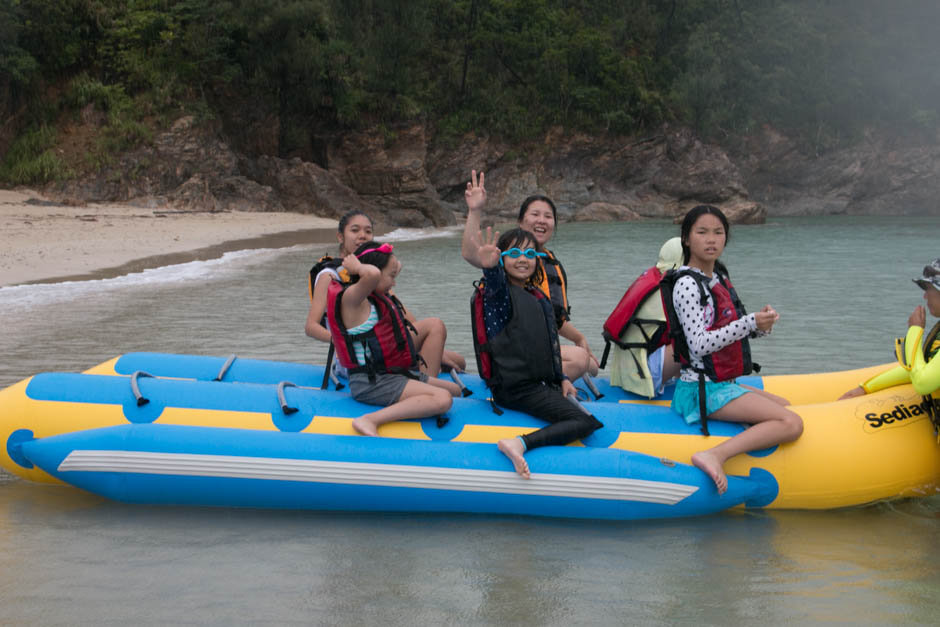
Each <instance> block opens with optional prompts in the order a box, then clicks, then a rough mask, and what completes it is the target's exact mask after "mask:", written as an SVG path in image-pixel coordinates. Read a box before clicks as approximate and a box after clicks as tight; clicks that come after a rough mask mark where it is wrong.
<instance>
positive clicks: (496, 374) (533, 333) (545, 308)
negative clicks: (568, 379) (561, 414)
mask: <svg viewBox="0 0 940 627" xmlns="http://www.w3.org/2000/svg"><path fill="white" fill-rule="evenodd" d="M473 285H474V288H475V289H474V290H473V296H471V298H470V320H471V326H472V329H473V349H474V352H475V353H476V359H477V369H478V370H479V372H480V377H481V378H482V379H483V380H484V381H486V385H487V386H488V387H489V388H490V389H492V390H502V391H507V392H508V391H511V390H512V388H514V387H516V386H518V385H521V384H525V383H533V382H544V383H552V384H557V383H560V382H561V380H562V377H563V372H562V369H561V358H560V356H559V351H558V350H557V345H558V329H557V327H556V325H555V316H554V312H553V311H552V307H551V304H550V303H549V300H548V298H547V297H546V296H545V294H544V293H543V292H542V291H541V290H539V289H537V288H521V287H518V286H516V285H512V284H510V285H509V298H510V301H511V303H512V317H511V318H510V319H509V321H508V322H507V323H506V326H505V327H504V328H503V329H502V330H501V331H500V332H499V333H498V334H497V335H496V336H495V337H487V335H486V322H485V320H484V317H483V290H484V288H483V282H482V281H477V282H475V283H474V284H473Z"/></svg>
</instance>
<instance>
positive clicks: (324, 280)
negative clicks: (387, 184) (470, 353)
mask: <svg viewBox="0 0 940 627" xmlns="http://www.w3.org/2000/svg"><path fill="white" fill-rule="evenodd" d="M336 239H337V241H338V242H339V254H338V255H337V256H336V257H330V256H324V257H322V258H321V259H320V260H319V261H318V262H317V264H316V265H314V266H313V268H311V270H310V281H309V291H310V311H309V312H308V313H307V322H306V324H305V325H304V331H305V332H306V334H307V335H309V336H310V337H312V338H316V339H318V340H320V341H321V342H329V341H330V340H331V337H330V331H329V329H327V328H326V325H325V324H324V323H325V321H326V318H325V315H326V295H327V291H328V290H329V287H330V283H332V282H333V281H334V280H335V281H340V282H342V283H349V281H350V276H349V272H348V271H347V270H346V269H345V268H344V266H343V259H345V258H346V257H348V256H349V255H351V254H353V253H354V252H355V251H356V249H357V248H358V247H359V246H361V245H362V244H363V243H365V242H368V241H370V240H371V239H372V218H370V217H369V216H368V215H366V214H365V212H363V211H359V210H353V211H350V212H348V213H346V214H345V215H344V216H343V217H341V218H340V219H339V228H338V230H337V233H336ZM393 298H394V296H393ZM400 304H401V303H399V305H400ZM404 311H405V317H406V318H407V319H408V320H409V322H411V324H412V325H413V326H414V340H415V344H416V346H417V348H418V352H419V353H421V356H422V358H423V359H424V362H425V364H426V372H427V373H428V374H429V375H430V376H432V377H436V376H437V375H438V374H440V371H441V366H442V365H443V366H444V367H446V368H456V369H457V371H458V372H463V371H464V369H466V367H467V362H466V360H465V359H464V358H463V356H461V355H460V354H459V353H455V352H454V351H449V350H445V349H444V348H443V347H444V343H445V341H446V340H447V328H446V327H445V326H444V322H443V321H442V320H441V319H440V318H422V319H421V320H418V319H416V318H415V317H414V316H413V315H412V314H411V312H409V311H408V310H407V309H405V310H404ZM341 374H342V373H341Z"/></svg>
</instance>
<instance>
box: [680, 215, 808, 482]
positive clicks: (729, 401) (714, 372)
mask: <svg viewBox="0 0 940 627" xmlns="http://www.w3.org/2000/svg"><path fill="white" fill-rule="evenodd" d="M729 231H730V225H729V224H728V219H727V218H726V217H725V215H724V214H723V213H722V212H721V210H719V209H718V208H717V207H712V206H711V205H699V206H697V207H695V208H694V209H692V210H691V211H689V212H688V213H687V214H686V216H685V219H684V220H683V221H682V228H681V240H682V255H683V263H684V265H683V266H681V267H680V268H679V269H678V270H675V271H672V272H670V273H668V274H667V275H666V277H665V279H664V287H663V289H664V290H666V289H669V288H668V285H669V284H670V283H671V284H672V289H671V291H670V292H669V293H668V294H665V295H664V296H666V297H667V298H666V304H667V313H668V314H669V318H670V325H671V327H672V329H673V330H672V333H673V339H674V347H675V350H676V354H677V356H678V357H679V362H680V364H681V366H682V367H681V370H680V375H679V381H678V382H677V383H676V389H675V394H674V395H673V399H672V408H673V409H674V410H675V411H676V412H677V413H678V414H679V415H680V416H682V417H683V418H684V419H685V421H686V422H687V423H689V424H692V423H695V422H701V423H702V426H703V429H702V430H703V432H705V433H706V434H707V433H708V431H707V428H706V427H705V425H706V421H707V420H708V419H709V418H715V419H717V420H725V421H728V422H741V423H745V424H747V425H749V426H748V428H747V429H745V430H744V431H742V432H741V433H739V434H738V435H736V436H734V437H732V438H729V439H727V440H724V441H723V442H722V443H721V444H718V445H717V446H714V447H712V448H710V449H707V450H704V451H699V452H697V453H695V454H694V455H692V463H693V464H694V465H695V466H696V467H698V468H700V469H701V470H702V471H703V472H705V474H707V475H708V476H709V477H711V479H712V480H713V481H714V482H715V487H716V488H717V489H718V494H723V493H724V492H725V490H727V489H728V478H727V476H726V475H725V471H724V463H725V461H727V460H728V459H730V458H731V457H734V456H735V455H740V454H741V453H746V452H748V451H755V450H759V449H763V448H768V447H770V446H775V445H777V444H782V443H784V442H792V441H794V440H796V439H797V438H799V437H800V435H801V434H802V433H803V420H802V419H801V418H800V417H799V415H797V414H796V413H794V412H792V411H790V410H789V409H787V408H786V407H785V406H786V405H788V402H787V400H786V399H784V398H781V397H779V396H776V395H773V394H769V393H767V392H764V391H763V390H758V389H757V388H753V387H750V386H746V385H740V384H738V383H736V382H735V381H734V378H735V377H738V376H742V375H745V374H748V373H749V372H750V349H749V347H748V344H747V338H748V337H757V336H760V335H766V334H767V333H769V332H770V330H771V328H772V327H773V325H774V324H775V323H776V322H777V320H778V319H779V318H780V315H779V314H778V313H777V312H776V311H774V309H773V308H772V307H771V306H770V305H766V306H765V307H764V308H763V309H761V310H760V311H758V312H757V313H752V314H745V312H744V308H743V306H742V305H741V304H740V301H738V299H737V295H736V294H735V292H734V288H733V287H732V286H731V283H730V281H729V280H728V270H727V268H725V266H724V264H723V263H721V261H719V259H718V258H719V257H720V256H721V253H722V252H723V251H724V249H725V244H727V242H728V235H729ZM703 392H704V394H703Z"/></svg>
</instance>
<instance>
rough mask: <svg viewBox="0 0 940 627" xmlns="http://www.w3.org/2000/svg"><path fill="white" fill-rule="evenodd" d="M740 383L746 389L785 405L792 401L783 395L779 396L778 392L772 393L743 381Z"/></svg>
mask: <svg viewBox="0 0 940 627" xmlns="http://www.w3.org/2000/svg"><path fill="white" fill-rule="evenodd" d="M738 385H740V386H741V387H742V388H744V389H745V390H750V391H751V392H754V393H755V394H760V395H761V396H763V397H765V398H769V399H770V400H772V401H773V402H775V403H777V404H778V405H783V406H784V407H786V406H787V405H789V404H790V401H788V400H787V399H785V398H783V397H782V396H777V395H776V394H771V393H770V392H768V391H767V390H759V389H757V388H755V387H751V386H750V385H744V384H743V383H739V384H738Z"/></svg>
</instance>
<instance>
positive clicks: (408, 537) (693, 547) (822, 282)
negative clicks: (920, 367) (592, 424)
mask: <svg viewBox="0 0 940 627" xmlns="http://www.w3.org/2000/svg"><path fill="white" fill-rule="evenodd" d="M934 227H935V224H934V223H933V222H932V221H931V220H928V219H920V218H915V219H910V218H905V219H904V222H903V223H900V221H898V220H894V219H881V218H852V219H848V218H801V219H785V220H775V221H773V222H772V223H771V224H768V225H765V226H760V227H735V228H734V229H733V231H732V241H731V243H730V245H729V248H728V250H727V252H726V254H725V256H724V260H725V261H726V263H727V264H728V266H729V267H730V268H731V271H732V277H733V278H734V280H735V284H736V286H737V287H738V290H739V292H740V293H741V295H742V297H743V299H744V301H745V303H746V304H747V305H748V306H749V308H750V309H757V308H759V307H760V306H762V305H763V304H765V303H771V304H773V305H774V307H775V308H777V309H778V310H779V311H780V312H781V316H782V318H781V322H780V324H779V325H778V326H777V328H775V331H774V334H773V335H772V336H771V337H770V338H766V339H761V340H759V341H756V342H755V343H754V344H753V348H754V351H755V359H756V360H757V361H759V362H761V363H762V364H764V366H765V368H766V370H765V372H767V373H782V372H809V371H822V370H835V369H843V368H850V367H857V366H862V365H868V364H872V363H884V362H887V361H890V360H891V359H892V350H893V345H892V338H893V337H895V336H896V335H899V334H902V333H903V332H904V330H905V327H906V320H907V316H908V314H909V313H910V311H911V309H913V307H914V306H915V305H917V304H921V303H922V302H923V299H922V298H921V292H920V290H919V289H917V287H916V286H914V285H913V284H912V283H911V282H910V279H911V278H913V277H914V276H918V275H919V272H920V269H921V268H922V266H923V264H924V263H925V262H926V261H928V260H930V259H932V258H933V257H936V256H937V255H938V254H940V251H938V250H937V249H936V239H935V236H934V235H933V228H934ZM676 231H677V227H676V226H674V225H672V224H668V223H665V222H648V223H642V224H639V225H637V224H615V225H584V224H571V225H569V224H564V225H561V227H560V229H559V232H558V234H557V236H556V238H555V240H554V241H553V243H552V247H553V249H554V250H555V251H556V252H557V253H558V255H559V257H560V258H561V259H562V261H563V262H564V263H565V268H566V269H567V271H568V275H569V277H570V279H571V282H572V286H571V291H570V296H571V300H572V303H573V305H574V308H573V316H574V322H575V323H576V324H577V326H578V327H579V328H580V329H581V330H582V331H584V332H585V333H586V334H587V336H588V339H589V341H591V343H592V347H593V348H594V349H595V350H596V351H597V352H598V353H599V352H600V350H601V349H602V348H603V347H602V344H601V342H600V339H599V338H600V334H599V331H598V329H599V328H600V325H601V323H602V321H603V319H604V317H605V316H606V314H607V313H608V312H609V310H610V309H611V308H612V307H613V305H614V304H615V303H616V302H617V300H618V299H619V297H620V295H621V293H622V290H623V289H624V288H625V287H626V285H627V284H628V283H629V282H630V281H631V280H632V279H633V278H634V277H635V276H636V275H637V274H638V273H639V272H640V271H641V270H642V269H644V268H646V267H647V266H649V265H651V264H652V263H653V262H654V261H655V257H656V254H657V252H658V250H659V246H660V245H661V243H662V242H663V241H664V240H665V239H667V238H668V237H670V236H672V235H674V234H675V233H676ZM438 235H441V236H439V237H432V238H424V239H410V240H405V241H396V243H395V246H396V252H397V253H399V255H400V258H401V259H402V260H403V262H404V270H403V272H402V274H401V275H400V278H399V284H398V286H397V287H396V291H397V292H398V294H399V295H400V296H401V297H402V299H403V300H404V301H405V303H406V304H407V305H408V306H409V307H410V308H411V309H412V310H413V311H415V312H416V313H417V314H418V315H419V316H427V315H438V316H440V317H441V318H443V319H444V320H445V322H446V323H447V325H448V330H449V341H448V344H449V346H451V347H453V348H455V349H456V350H459V351H462V352H463V353H464V354H465V355H468V356H472V348H471V341H470V332H469V328H468V325H467V310H468V305H469V294H470V284H471V282H472V281H473V280H474V279H475V278H477V275H478V273H477V272H476V271H475V270H474V269H472V268H470V267H469V266H467V265H466V264H465V263H463V262H462V261H461V260H460V259H459V254H458V252H457V250H458V248H459V241H458V239H457V237H458V236H459V234H458V233H456V232H449V233H448V232H445V233H440V234H438ZM405 237H414V234H405ZM393 239H395V236H393ZM321 252H323V251H322V250H321V247H315V248H314V247H298V248H294V249H287V250H280V251H251V252H246V253H238V254H230V255H228V256H227V257H226V258H224V259H222V260H219V261H215V262H197V263H193V264H186V265H185V266H177V267H172V268H162V269H157V270H153V271H149V272H147V273H144V274H139V275H132V276H130V277H126V278H122V279H111V280H108V281H97V282H83V283H75V284H59V285H36V286H22V287H15V288H3V289H0V320H2V328H3V333H2V334H0V354H2V355H3V356H4V358H3V360H2V361H0V386H6V385H9V384H11V383H14V382H15V381H17V380H19V379H22V378H24V377H26V376H29V375H30V374H33V373H35V372H40V371H47V370H80V369H84V368H87V367H89V366H91V365H94V364H95V363H98V362H101V361H104V360H105V359H108V358H110V357H113V356H115V355H117V354H120V353H123V352H129V351H136V350H158V351H167V352H190V353H199V354H215V355H227V354H230V353H236V354H238V355H240V356H243V357H259V358H275V359H286V360H294V361H304V360H322V359H323V357H324V356H325V352H326V351H325V347H324V346H321V345H318V344H316V343H315V342H313V341H312V340H309V339H307V338H306V337H305V336H304V335H303V322H304V319H305V316H306V309H307V300H306V270H307V269H308V268H309V266H310V265H311V263H312V261H313V259H314V258H315V257H318V256H319V254H321ZM469 361H470V362H472V361H473V360H472V357H471V358H470V359H469ZM938 538H940V500H938V499H936V498H934V499H928V500H921V501H903V502H899V503H892V504H879V505H875V506H871V507H865V508H855V509H850V510H843V511H832V512H772V513H769V512H747V513H729V514H724V515H719V516H712V517H708V518H696V519H686V520H677V521H649V522H641V523H611V522H595V521H570V520H544V519H534V518H533V519H529V518H521V517H489V516H455V515H451V516H442V515H400V514H396V515H382V514H337V513H319V512H277V511H245V510H227V509H201V508H168V507H167V508H158V507H142V506H130V505H123V504H118V503H111V502H107V501H103V500H101V499H99V498H97V497H94V496H90V495H87V494H84V493H82V492H79V491H78V490H74V489H71V488H64V487H54V486H39V485H33V484H28V483H25V482H22V481H15V480H14V481H10V480H6V481H4V480H3V479H2V478H0V599H2V601H3V604H2V610H0V624H7V623H9V624H37V623H38V624H74V623H92V622H95V623H98V622H104V621H107V622H115V623H118V622H120V623H126V622H130V621H134V622H143V623H150V624H154V623H161V624H165V623H169V622H189V623H233V622H238V623H246V622H271V623H314V624H350V623H356V624H378V623H391V624H401V623H413V624H439V623H443V624H455V623H460V624H464V623H470V624H504V623H532V624H565V625H567V624H598V623H600V624H614V623H631V624H633V623H641V624H642V623H681V624H692V623H694V624H722V625H723V624H753V623H756V622H761V623H769V624H780V623H790V622H793V621H804V622H814V623H815V622H854V623H867V624H889V623H899V622H904V623H912V624H935V623H936V616H937V615H938V611H940V601H938V600H937V591H938V590H940V568H938V566H937V564H940V543H938V542H937V539H938Z"/></svg>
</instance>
